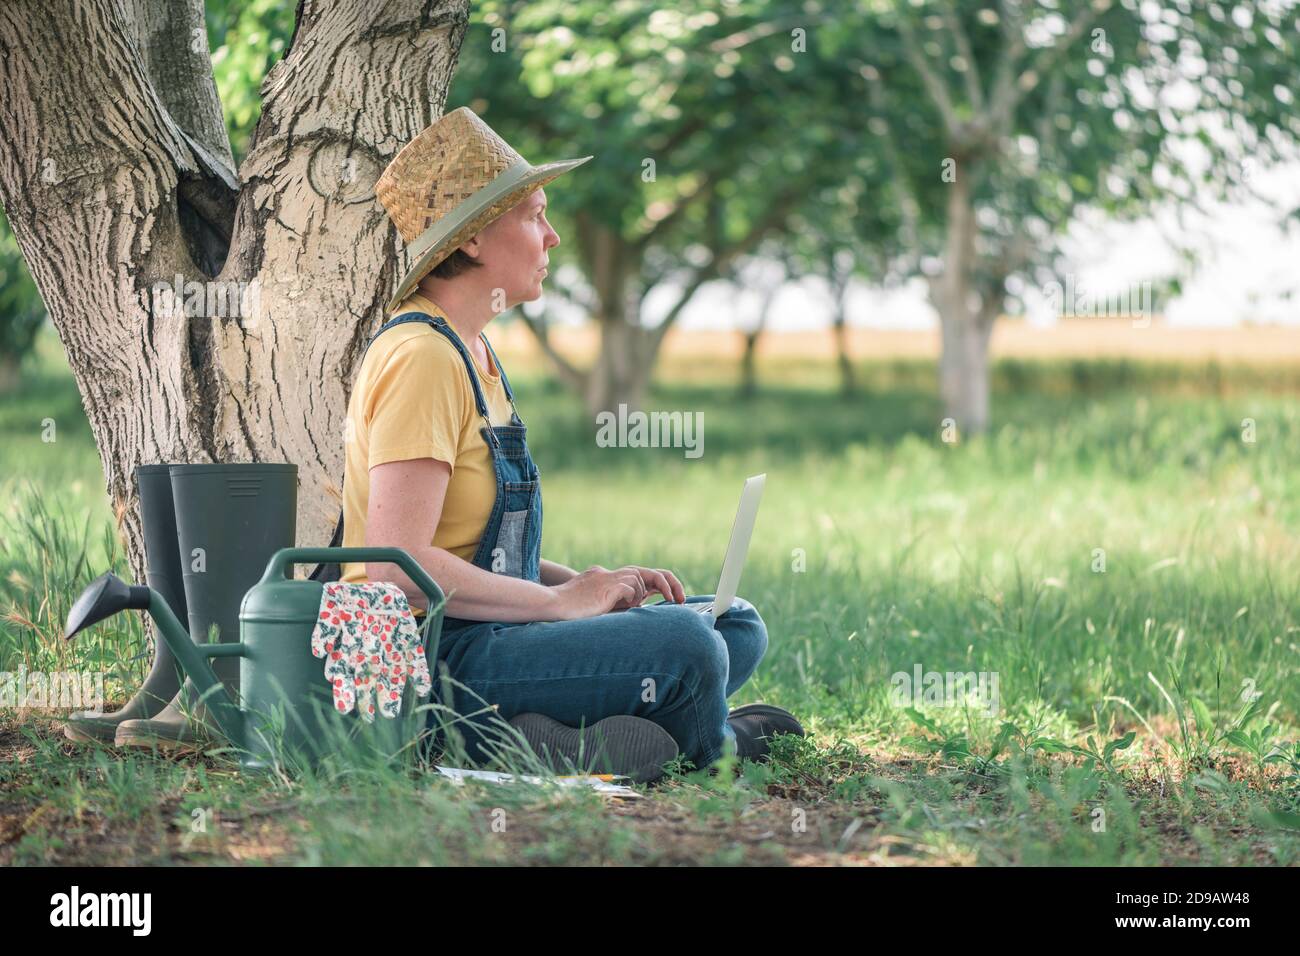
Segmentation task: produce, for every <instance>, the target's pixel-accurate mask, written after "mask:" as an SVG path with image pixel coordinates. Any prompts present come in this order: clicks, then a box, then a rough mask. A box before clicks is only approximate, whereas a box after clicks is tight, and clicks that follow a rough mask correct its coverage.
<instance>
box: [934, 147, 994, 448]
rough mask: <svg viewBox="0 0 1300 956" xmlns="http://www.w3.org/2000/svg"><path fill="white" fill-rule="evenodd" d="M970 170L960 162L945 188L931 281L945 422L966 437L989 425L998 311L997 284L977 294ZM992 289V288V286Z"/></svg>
mask: <svg viewBox="0 0 1300 956" xmlns="http://www.w3.org/2000/svg"><path fill="white" fill-rule="evenodd" d="M971 178H972V168H971V166H970V165H968V164H965V163H962V164H959V165H958V167H957V173H956V179H955V181H953V182H952V183H950V184H948V202H947V209H946V220H947V222H946V225H947V238H946V242H945V247H944V263H943V272H942V274H940V275H939V276H936V277H935V278H934V279H932V280H931V282H930V300H931V302H932V303H933V304H934V306H935V308H936V309H937V310H938V312H939V324H940V329H941V331H942V336H943V350H942V354H941V355H940V358H939V396H940V400H941V402H942V403H943V417H944V418H945V419H947V418H951V419H952V420H953V421H955V422H956V424H957V426H958V429H959V430H960V431H961V432H962V433H964V434H977V433H979V432H983V431H985V430H986V429H987V428H988V425H989V358H988V356H989V350H988V347H989V338H990V336H991V334H992V331H993V321H994V319H996V318H997V315H998V312H999V311H1000V309H1001V305H1002V298H1001V294H1000V289H1001V284H1000V283H998V284H997V286H996V288H997V289H998V290H999V294H997V295H994V294H992V292H991V291H989V290H986V292H985V295H984V296H983V298H981V296H980V295H979V294H978V293H977V292H976V289H975V207H974V202H973V199H972V196H973V190H972V183H971ZM990 288H993V287H990Z"/></svg>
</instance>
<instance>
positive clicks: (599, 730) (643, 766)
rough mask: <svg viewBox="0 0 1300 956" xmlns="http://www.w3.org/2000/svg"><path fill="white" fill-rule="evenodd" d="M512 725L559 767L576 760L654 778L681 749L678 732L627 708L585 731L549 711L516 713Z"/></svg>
mask: <svg viewBox="0 0 1300 956" xmlns="http://www.w3.org/2000/svg"><path fill="white" fill-rule="evenodd" d="M510 726H512V727H514V728H515V729H516V730H518V731H519V732H520V733H521V734H522V735H523V737H524V739H525V740H526V741H528V745H529V746H530V747H532V749H533V752H534V753H536V754H537V756H539V757H540V758H542V760H543V761H544V762H546V763H548V765H549V766H550V767H551V768H552V769H553V770H554V771H555V772H556V773H566V772H568V767H570V766H574V767H577V768H579V769H580V770H586V771H587V772H589V773H613V774H622V775H624V776H627V777H630V778H631V779H632V780H633V781H635V782H636V783H649V782H651V781H653V780H658V779H659V778H660V777H662V776H663V775H664V771H663V765H664V764H666V763H667V762H668V761H670V760H672V759H673V758H674V757H676V756H677V753H678V750H677V741H675V740H673V737H672V734H670V733H668V731H666V730H664V729H663V728H662V727H660V726H659V725H658V724H656V723H655V722H654V721H651V720H646V719H645V718H644V717H633V716H630V715H627V714H618V715H615V716H613V717H605V718H603V719H602V720H598V721H596V722H595V723H594V724H592V725H591V726H589V727H587V728H586V730H585V732H584V731H581V730H579V729H578V728H577V727H569V726H567V725H565V724H562V723H560V722H559V721H558V720H555V719H554V718H552V717H547V716H546V715H545V714H519V715H517V716H515V717H513V718H511V720H510ZM579 758H581V759H579Z"/></svg>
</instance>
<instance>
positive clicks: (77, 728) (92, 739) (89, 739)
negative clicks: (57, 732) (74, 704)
mask: <svg viewBox="0 0 1300 956" xmlns="http://www.w3.org/2000/svg"><path fill="white" fill-rule="evenodd" d="M83 728H84V724H82V723H80V722H75V721H71V720H70V721H68V722H67V723H65V724H64V725H63V736H65V737H67V738H68V739H69V740H75V741H76V742H77V743H79V744H112V743H113V740H114V738H115V737H116V736H117V728H116V727H112V728H106V729H109V730H110V733H109V734H108V735H107V736H106V737H100V736H99V735H97V734H94V733H91V732H89V731H88V730H85V729H83Z"/></svg>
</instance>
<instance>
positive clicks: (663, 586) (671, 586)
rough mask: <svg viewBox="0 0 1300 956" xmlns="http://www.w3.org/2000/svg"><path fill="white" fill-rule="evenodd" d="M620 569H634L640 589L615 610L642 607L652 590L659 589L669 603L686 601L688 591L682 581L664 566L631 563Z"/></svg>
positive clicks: (616, 606) (617, 605)
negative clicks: (645, 565) (650, 566)
mask: <svg viewBox="0 0 1300 956" xmlns="http://www.w3.org/2000/svg"><path fill="white" fill-rule="evenodd" d="M619 570H620V571H633V572H635V573H636V575H637V579H638V581H639V582H640V589H639V590H638V591H637V592H636V593H634V594H632V595H629V596H628V597H627V598H626V599H625V600H624V601H621V602H619V603H618V604H616V605H615V606H614V608H613V610H615V611H625V610H627V609H628V608H630V607H640V606H641V602H642V601H644V600H645V599H646V597H647V596H648V595H649V593H650V592H651V591H657V592H658V593H660V594H662V595H663V596H664V601H665V602H666V603H669V604H684V603H685V602H686V591H685V589H684V588H683V587H682V583H681V582H680V581H678V580H677V577H676V575H674V574H673V573H672V572H671V571H668V570H665V569H664V568H643V567H641V566H640V565H637V564H629V565H626V566H625V567H622V568H619Z"/></svg>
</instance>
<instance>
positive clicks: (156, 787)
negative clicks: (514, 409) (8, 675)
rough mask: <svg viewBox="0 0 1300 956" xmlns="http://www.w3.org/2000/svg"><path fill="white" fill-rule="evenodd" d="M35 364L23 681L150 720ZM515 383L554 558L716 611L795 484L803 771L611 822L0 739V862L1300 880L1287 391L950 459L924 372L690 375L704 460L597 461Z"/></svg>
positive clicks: (1200, 392)
mask: <svg viewBox="0 0 1300 956" xmlns="http://www.w3.org/2000/svg"><path fill="white" fill-rule="evenodd" d="M43 348H44V349H45V352H44V353H43V354H42V357H41V361H40V363H39V364H38V366H37V368H36V369H35V370H34V376H35V377H34V378H33V380H32V385H31V387H30V389H29V390H26V391H25V392H24V393H23V395H21V396H20V397H18V398H17V399H6V400H5V401H4V402H3V404H0V448H3V452H0V454H3V456H4V458H3V470H0V493H2V494H3V496H4V499H3V500H4V503H5V510H4V520H3V521H0V613H3V609H4V608H5V607H8V608H9V616H8V618H7V619H5V620H4V621H3V623H0V626H3V627H4V628H5V635H4V637H3V638H0V670H13V669H15V668H16V667H17V666H18V665H19V664H23V665H25V666H27V667H28V668H29V669H63V668H66V667H71V666H82V667H97V668H104V669H106V670H108V671H110V673H111V674H114V675H116V679H110V682H109V689H110V696H113V695H115V694H116V695H120V696H121V697H125V696H126V695H127V694H129V693H130V691H131V690H132V689H133V685H132V680H133V679H138V677H134V678H133V676H132V675H133V674H139V673H143V667H144V666H145V665H146V664H147V653H146V652H145V650H144V648H143V631H142V630H141V628H140V626H139V623H138V620H136V619H134V618H135V616H133V615H132V616H128V615H119V616H118V617H117V618H115V619H113V621H112V622H110V623H109V624H105V625H102V626H100V627H99V628H96V629H95V631H92V632H90V633H89V634H87V635H83V636H82V637H81V638H80V639H79V640H78V642H77V643H76V644H75V645H72V646H68V645H66V644H65V643H63V642H62V640H61V638H60V637H59V635H58V627H59V625H60V624H61V621H62V616H61V615H63V614H66V611H67V606H68V603H69V602H70V601H71V599H72V597H74V596H75V594H76V592H77V591H78V590H79V589H80V586H81V585H82V584H84V582H85V581H86V580H88V579H89V578H90V577H93V576H94V575H95V574H97V573H99V572H100V571H102V570H105V569H106V568H108V567H110V566H114V565H116V566H117V568H118V570H119V572H122V573H125V572H124V568H123V566H122V563H121V559H120V556H118V555H116V554H115V542H114V535H113V532H112V521H111V515H110V512H109V509H108V506H107V503H106V502H105V501H103V498H104V494H103V491H102V488H103V482H102V477H101V472H100V466H99V461H98V457H97V455H96V453H95V449H94V447H93V443H92V442H91V440H90V437H89V432H88V429H87V428H86V427H85V425H84V416H83V421H82V423H81V424H80V425H78V423H77V416H78V415H80V410H79V408H78V398H77V393H76V389H75V386H74V385H73V384H72V382H71V379H70V377H69V375H68V373H67V371H66V367H64V368H62V369H61V368H60V363H61V357H60V356H59V354H58V350H57V343H54V347H53V349H51V348H50V343H49V342H48V341H47V342H45V343H44V345H43ZM507 367H509V368H510V369H511V373H512V382H513V383H514V384H515V386H516V391H517V392H518V393H519V402H520V412H521V414H522V415H523V417H524V419H525V421H526V422H527V423H528V425H529V432H530V434H529V438H530V444H532V446H533V449H534V454H535V456H536V457H537V459H538V462H539V466H540V468H541V471H542V474H543V476H544V478H543V484H544V490H545V495H544V499H545V535H544V549H543V554H544V556H545V557H547V558H550V559H552V560H557V561H561V562H564V563H566V564H569V565H571V566H574V567H585V566H587V565H590V564H603V565H605V566H607V567H615V566H618V565H621V564H630V563H637V564H645V565H652V566H656V567H666V568H670V569H672V570H673V571H674V572H675V573H676V574H677V575H678V576H679V577H680V578H681V579H682V580H683V582H684V583H685V584H686V586H687V588H688V590H692V591H697V592H700V591H711V590H712V589H713V587H714V584H715V582H716V575H717V569H718V565H719V563H720V560H721V552H722V549H723V547H724V543H725V541H726V537H727V534H728V531H729V528H730V523H731V518H732V514H733V513H734V508H735V502H736V498H737V495H738V493H739V490H740V485H741V482H742V480H743V478H744V477H745V476H746V475H749V474H754V473H756V472H759V471H765V472H767V474H768V486H767V489H766V492H765V497H764V502H763V507H762V511H761V514H760V518H759V523H758V527H757V530H756V532H755V536H754V542H753V546H752V550H751V557H750V561H749V564H748V566H747V568H746V572H745V579H744V582H743V585H742V588H741V593H742V595H743V596H745V597H746V598H747V599H748V600H750V601H752V602H753V603H754V604H755V605H756V606H757V607H758V608H759V610H760V612H761V613H762V614H763V617H764V620H765V621H766V623H767V626H768V630H769V633H770V636H771V644H770V649H769V651H768V655H767V658H766V659H765V660H764V662H763V664H762V666H761V667H760V668H759V671H758V673H757V674H756V675H755V677H754V679H753V680H752V681H751V683H750V684H749V685H748V686H746V687H745V688H742V689H741V691H740V692H739V693H738V694H737V695H736V697H735V698H734V699H733V703H742V702H746V701H750V700H754V699H763V700H769V701H772V702H774V703H777V704H780V705H781V706H785V707H788V708H790V709H791V710H793V711H794V712H795V713H796V714H798V715H799V716H800V717H801V719H803V720H804V722H805V725H806V726H807V727H808V729H809V730H810V731H811V736H810V737H809V738H808V739H806V740H803V741H795V740H789V739H786V740H782V741H779V742H778V743H779V746H778V747H777V756H776V759H775V760H774V762H773V763H772V764H771V765H767V766H760V765H756V764H752V763H744V764H743V765H741V766H739V767H735V768H734V770H735V774H734V775H733V774H732V773H730V772H728V773H724V774H722V775H720V776H717V777H707V776H704V775H700V774H688V773H685V772H683V773H681V774H677V775H674V777H673V779H671V780H670V781H669V782H668V783H667V784H665V785H663V786H659V787H655V788H653V789H651V790H649V791H648V794H647V797H646V798H645V799H642V800H638V801H629V802H625V803H615V804H611V803H609V802H605V801H602V800H601V798H599V797H598V796H596V795H593V794H590V793H585V792H582V793H574V792H558V791H556V790H555V789H554V788H545V787H540V788H539V787H530V786H522V785H521V786H516V787H512V788H500V787H497V788H489V787H481V786H474V785H467V786H466V787H463V788H460V787H454V786H452V785H451V784H449V783H448V782H446V781H444V780H441V779H439V778H438V777H437V776H436V775H430V774H428V773H427V772H421V771H420V770H418V769H415V770H412V769H410V768H406V769H401V768H394V769H384V768H375V767H364V768H363V767H358V766H353V765H350V764H349V763H348V762H346V761H343V762H340V763H339V764H338V765H336V766H332V767H325V768H323V769H321V770H320V771H319V772H316V773H312V774H305V775H304V774H287V775H283V776H272V777H268V778H262V779H258V778H249V777H246V776H245V775H241V774H239V773H237V772H236V771H235V770H234V767H233V764H232V762H231V761H230V760H229V759H228V758H226V757H222V756H219V755H218V756H209V757H205V758H202V759H188V760H175V759H169V758H165V757H155V756H153V755H150V754H147V753H145V754H142V753H138V752H137V753H132V754H122V753H119V752H116V751H112V750H97V749H93V748H83V747H80V746H76V745H73V744H71V743H70V742H67V741H65V740H64V739H63V738H62V737H61V736H60V735H59V734H58V733H57V727H56V726H55V724H54V723H53V722H51V721H50V720H48V719H45V718H42V717H36V716H32V715H15V714H12V713H9V714H3V715H0V751H3V754H0V757H3V758H4V759H0V862H2V863H10V862H14V863H40V862H89V863H98V862H121V863H150V862H236V863H253V862H295V861H298V862H309V863H340V862H403V863H432V864H444V863H461V862H487V863H493V862H547V863H678V862H701V863H732V862H751V863H758V862H791V863H805V862H837V861H843V862H876V863H889V864H913V863H942V864H959V863H977V864H993V865H997V864H1014V863H1024V864H1035V863H1048V864H1086V865H1093V864H1103V865H1104V864H1125V865H1127V864H1173V865H1178V864H1244V863H1259V864H1295V863H1296V862H1297V861H1300V855H1298V854H1300V827H1298V826H1297V824H1298V823H1300V816H1297V814H1300V749H1298V747H1297V743H1296V741H1297V737H1298V730H1297V725H1298V724H1300V719H1298V714H1300V681H1297V679H1296V678H1297V664H1298V663H1300V627H1298V625H1297V623H1296V618H1295V613H1294V609H1295V608H1296V607H1297V606H1300V600H1298V599H1300V594H1297V581H1300V535H1298V534H1297V531H1300V492H1297V491H1296V490H1294V489H1293V487H1292V486H1291V485H1290V484H1289V483H1288V478H1289V476H1291V475H1292V474H1294V473H1295V471H1296V466H1297V464H1300V462H1298V461H1297V458H1298V457H1300V442H1298V441H1297V439H1298V438H1300V402H1297V400H1296V397H1295V394H1294V392H1291V391H1288V390H1287V388H1286V387H1284V386H1285V384H1286V383H1285V381H1284V379H1283V378H1279V377H1278V376H1277V375H1276V374H1275V373H1274V372H1273V371H1268V372H1256V371H1254V370H1251V369H1219V370H1216V371H1215V373H1214V375H1213V376H1210V375H1208V374H1206V372H1205V370H1204V369H1190V368H1188V369H1176V368H1172V367H1167V366H1150V367H1147V366H1141V365H1137V364H1134V363H1114V362H1109V363H1095V364H1092V365H1089V364H1087V363H1084V364H1082V365H1081V364H1079V363H1059V362H1058V363H1041V364H1035V363H1023V362H1022V363H1015V364H1009V363H1001V364H1000V365H999V367H998V374H997V377H996V380H997V381H998V383H999V391H998V393H997V394H996V396H995V403H994V408H995V417H996V419H997V422H998V424H997V427H996V428H995V429H994V430H993V431H992V432H991V433H990V434H989V435H988V436H986V437H984V438H980V439H977V440H972V441H965V440H963V441H960V442H957V443H955V444H949V443H945V442H943V441H941V440H940V424H939V415H938V412H937V409H936V407H935V405H934V402H933V399H932V397H931V396H932V394H933V388H932V371H927V370H925V369H923V368H920V367H918V366H914V365H908V364H907V363H888V362H880V363H866V364H864V365H863V366H862V368H861V374H862V378H863V381H864V382H865V383H866V385H867V388H868V391H867V394H866V395H865V396H862V397H858V398H853V399H845V398H841V397H839V396H837V395H835V394H834V392H833V391H832V389H833V385H834V375H833V373H832V369H831V368H830V367H826V368H823V369H821V370H820V371H818V370H816V369H808V368H804V367H803V366H802V365H801V366H799V367H795V366H787V365H782V364H781V363H779V362H774V363H770V364H769V365H766V366H763V367H762V373H763V382H764V387H763V390H762V391H760V393H759V395H758V396H757V397H755V398H754V399H753V400H751V401H743V400H740V399H738V398H736V397H735V394H734V390H733V389H732V388H731V386H730V385H729V384H728V383H727V380H726V376H727V375H728V374H730V370H725V371H721V372H719V374H717V375H716V376H714V378H713V379H712V380H710V378H709V376H708V375H704V376H696V375H691V376H684V377H678V376H677V375H676V374H675V373H676V372H677V370H674V369H663V370H662V372H663V373H664V374H663V376H662V378H663V379H665V380H666V384H664V385H662V386H661V387H659V388H658V389H656V391H655V393H654V396H653V402H652V406H653V407H654V408H660V409H669V410H681V411H688V412H691V411H699V412H702V413H703V415H704V426H705V443H704V447H705V454H704V456H703V457H702V458H699V459H696V460H691V459H686V458H685V457H684V455H683V454H682V451H681V450H680V449H670V448H661V449H607V448H598V447H596V446H595V443H594V441H593V440H592V438H591V430H590V426H588V425H584V423H582V422H581V420H580V418H579V417H578V415H577V405H576V403H575V402H574V401H573V400H572V399H571V398H570V397H569V396H568V395H567V394H565V393H564V392H563V391H562V390H561V389H559V388H558V387H557V386H555V385H554V384H553V383H550V382H548V381H547V380H545V379H544V378H542V377H540V376H539V375H537V374H533V373H530V372H529V371H528V370H526V369H523V368H520V369H519V370H518V371H516V366H515V365H513V364H508V366H507ZM47 417H53V418H54V419H55V420H56V421H57V423H58V432H57V435H58V438H57V441H56V442H54V443H48V442H42V441H41V440H40V428H41V424H40V423H41V420H42V419H44V418H47ZM1244 419H1251V420H1252V421H1253V423H1254V431H1255V435H1254V437H1255V441H1253V442H1247V441H1243V440H1242V434H1243V432H1242V423H1243V420H1244ZM1102 552H1104V571H1103V570H1101V567H1102V565H1101V562H1102V560H1103V556H1102ZM917 664H920V665H921V666H922V667H923V669H924V670H927V671H938V672H949V671H959V672H980V671H983V672H989V673H994V674H996V675H997V677H998V682H999V699H1000V711H999V712H998V713H997V714H996V715H995V716H992V717H987V716H984V715H983V714H981V713H978V712H977V709H976V708H973V707H967V708H962V707H941V706H940V707H936V706H920V707H916V708H908V707H901V706H896V704H895V702H894V701H892V700H891V695H890V689H891V676H892V675H893V674H895V673H896V672H900V671H902V672H907V673H911V671H912V669H913V667H914V666H915V665H917ZM132 668H135V669H136V670H132ZM1252 690H1253V691H1254V692H1255V693H1256V694H1258V697H1257V698H1255V699H1253V701H1252V700H1251V699H1249V698H1243V695H1246V694H1247V693H1248V692H1250V691H1252ZM13 757H19V758H20V759H12V758H13ZM519 769H527V768H526V767H525V766H523V765H522V764H519ZM683 771H685V768H683ZM196 811H197V816H196ZM358 819H363V820H366V821H370V822H369V823H366V824H363V825H358V824H357V822H356V821H357V820H358ZM196 821H203V822H204V825H203V828H202V829H200V830H196V829H195V826H196Z"/></svg>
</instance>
